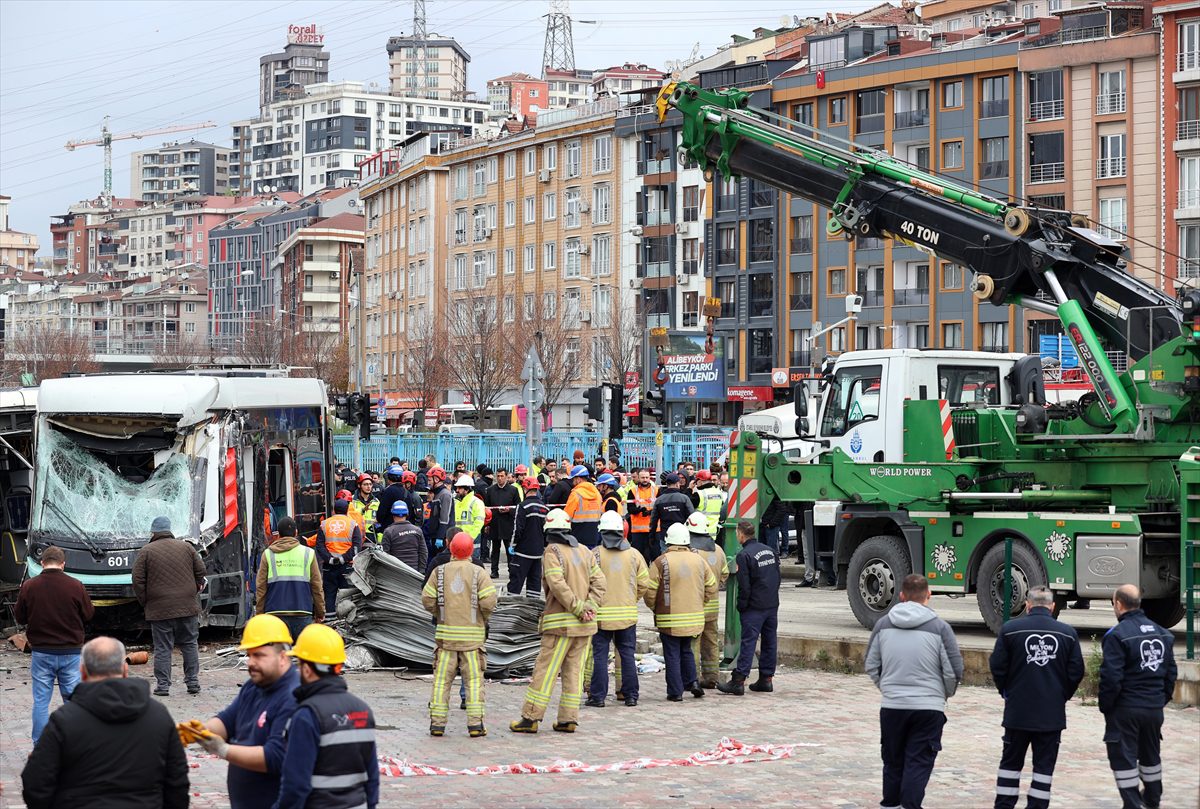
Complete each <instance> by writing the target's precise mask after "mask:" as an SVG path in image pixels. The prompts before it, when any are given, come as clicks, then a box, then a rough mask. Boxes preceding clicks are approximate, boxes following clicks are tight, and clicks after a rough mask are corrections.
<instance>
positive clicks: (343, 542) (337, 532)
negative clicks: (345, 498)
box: [321, 514, 358, 561]
mask: <svg viewBox="0 0 1200 809" xmlns="http://www.w3.org/2000/svg"><path fill="white" fill-rule="evenodd" d="M357 527H358V525H357V524H356V523H355V522H354V520H352V519H351V518H350V517H348V516H347V515H345V514H334V515H333V516H332V517H328V518H326V520H325V521H324V522H322V523H321V533H322V534H324V535H325V549H326V550H327V551H329V552H330V553H331V554H341V555H342V556H345V555H347V554H349V553H350V549H351V548H353V547H354V529H355V528H357ZM347 561H349V560H347Z"/></svg>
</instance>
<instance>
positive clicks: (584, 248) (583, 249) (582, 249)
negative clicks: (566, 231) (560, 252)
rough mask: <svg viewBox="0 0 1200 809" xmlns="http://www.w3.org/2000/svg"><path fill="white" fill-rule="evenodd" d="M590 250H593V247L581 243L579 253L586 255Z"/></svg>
mask: <svg viewBox="0 0 1200 809" xmlns="http://www.w3.org/2000/svg"><path fill="white" fill-rule="evenodd" d="M590 252H592V248H591V247H589V246H588V245H586V244H581V245H579V255H581V256H586V255H587V254H588V253H590Z"/></svg>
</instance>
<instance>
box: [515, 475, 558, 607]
mask: <svg viewBox="0 0 1200 809" xmlns="http://www.w3.org/2000/svg"><path fill="white" fill-rule="evenodd" d="M521 485H522V486H523V487H524V488H525V499H524V500H522V501H521V505H520V507H518V508H517V518H516V520H515V521H514V523H513V534H512V538H511V539H510V540H509V545H508V559H509V566H508V592H510V593H512V594H513V595H520V594H521V590H522V589H524V590H525V592H526V593H529V594H532V595H538V594H540V593H541V592H542V554H543V553H544V552H545V550H546V535H545V532H544V530H543V529H544V526H545V523H546V515H547V514H548V513H549V512H550V509H549V508H547V507H546V504H545V503H543V502H542V501H541V499H540V498H538V489H539V488H540V484H539V483H538V480H537V478H534V477H527V478H525V480H524V481H522V482H521Z"/></svg>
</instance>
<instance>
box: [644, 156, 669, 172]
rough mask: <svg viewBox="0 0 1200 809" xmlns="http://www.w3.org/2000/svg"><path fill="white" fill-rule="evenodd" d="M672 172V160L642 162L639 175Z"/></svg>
mask: <svg viewBox="0 0 1200 809" xmlns="http://www.w3.org/2000/svg"><path fill="white" fill-rule="evenodd" d="M670 170H671V158H669V157H668V158H666V159H664V160H642V161H640V162H639V163H638V174H666V173H667V172H669V171H670Z"/></svg>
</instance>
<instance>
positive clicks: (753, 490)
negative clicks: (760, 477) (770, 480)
mask: <svg viewBox="0 0 1200 809" xmlns="http://www.w3.org/2000/svg"><path fill="white" fill-rule="evenodd" d="M757 509H758V481H757V480H744V481H742V485H741V496H740V497H739V498H738V507H737V515H738V518H739V519H743V520H752V519H754V516H755V513H756V512H757Z"/></svg>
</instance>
